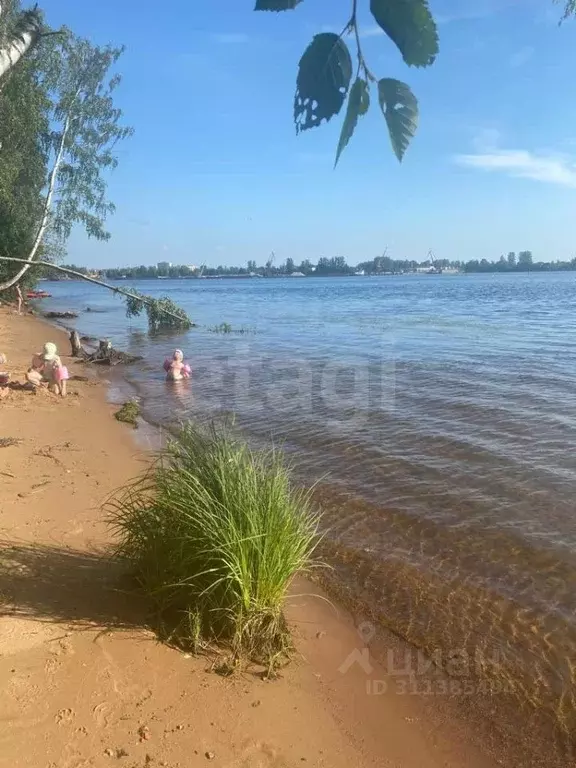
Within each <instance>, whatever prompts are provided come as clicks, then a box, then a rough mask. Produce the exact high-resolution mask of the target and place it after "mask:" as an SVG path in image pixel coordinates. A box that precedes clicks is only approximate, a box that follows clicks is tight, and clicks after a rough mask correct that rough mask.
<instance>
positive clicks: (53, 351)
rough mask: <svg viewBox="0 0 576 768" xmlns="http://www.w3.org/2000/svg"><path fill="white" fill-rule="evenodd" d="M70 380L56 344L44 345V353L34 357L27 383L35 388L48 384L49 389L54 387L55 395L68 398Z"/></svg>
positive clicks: (27, 375) (27, 374)
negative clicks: (67, 387) (67, 383)
mask: <svg viewBox="0 0 576 768" xmlns="http://www.w3.org/2000/svg"><path fill="white" fill-rule="evenodd" d="M68 378H69V375H68V369H67V368H66V366H64V365H62V360H60V357H59V356H58V349H57V347H56V344H53V343H52V342H51V341H48V342H47V343H46V344H44V350H43V352H41V353H40V354H36V355H34V357H33V358H32V365H31V366H30V368H29V369H28V372H27V373H26V381H27V382H28V383H29V384H32V385H33V386H34V387H39V386H40V385H41V384H47V385H48V388H50V387H54V391H55V393H56V394H57V395H58V394H59V395H61V396H62V397H66V381H67V380H68Z"/></svg>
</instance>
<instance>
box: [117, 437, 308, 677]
mask: <svg viewBox="0 0 576 768" xmlns="http://www.w3.org/2000/svg"><path fill="white" fill-rule="evenodd" d="M108 509H109V511H110V512H111V515H112V525H113V527H114V529H115V531H116V533H117V535H118V537H119V546H118V554H119V555H120V556H122V557H123V558H126V559H127V560H128V561H129V562H130V563H131V565H132V567H133V570H134V573H135V576H136V578H137V580H138V583H139V585H140V588H141V589H142V590H143V592H144V593H145V594H146V595H147V596H149V597H150V598H151V599H152V601H153V604H154V607H155V612H156V618H157V621H158V625H159V626H163V627H164V635H165V637H166V636H167V637H168V638H169V639H171V640H172V641H173V642H177V643H178V644H179V645H181V646H183V647H188V648H192V649H193V650H196V649H197V648H198V647H199V646H202V645H203V644H206V643H211V642H213V641H218V642H225V643H228V644H229V645H231V647H232V649H233V651H234V654H235V656H236V657H237V658H238V657H249V658H251V659H253V660H258V661H262V662H264V663H267V664H270V663H274V660H275V659H277V658H278V657H279V656H280V655H282V654H283V653H285V652H286V651H287V650H288V647H289V636H288V633H287V628H286V624H285V621H284V617H283V613H282V607H283V604H284V600H285V598H286V594H287V590H288V588H289V586H290V583H291V581H292V579H293V577H294V575H295V574H296V573H297V572H299V571H300V572H302V571H304V572H305V571H307V570H308V569H309V568H310V567H311V566H312V565H313V553H314V549H315V547H316V544H317V541H318V523H319V518H318V514H317V513H315V512H314V511H312V507H311V503H310V495H309V492H308V491H302V490H299V489H297V488H295V487H294V486H293V484H292V482H291V473H290V468H289V467H288V466H287V465H286V463H285V460H284V458H283V456H282V454H281V453H280V452H278V451H276V450H270V451H266V452H255V451H252V450H250V448H249V447H248V446H247V445H246V444H245V443H243V442H241V441H239V440H238V439H236V438H235V437H234V436H233V435H232V433H231V431H230V430H229V429H228V428H227V427H223V428H216V427H211V428H210V429H208V430H199V429H197V428H195V427H193V426H192V425H187V426H184V427H183V428H182V429H181V430H180V431H179V432H178V433H177V435H176V436H175V438H174V439H173V440H172V441H171V442H170V443H169V445H168V446H167V447H166V448H165V449H164V450H163V451H162V452H161V453H160V455H159V457H158V460H157V462H156V463H155V464H154V465H153V466H152V468H151V469H150V470H149V471H148V472H147V473H146V474H145V475H144V476H142V477H141V478H139V479H138V480H136V482H134V483H133V484H131V485H130V486H128V487H126V488H124V489H123V490H122V491H121V492H120V493H119V494H117V495H116V496H115V498H114V499H113V500H112V501H111V502H110V503H109V506H108Z"/></svg>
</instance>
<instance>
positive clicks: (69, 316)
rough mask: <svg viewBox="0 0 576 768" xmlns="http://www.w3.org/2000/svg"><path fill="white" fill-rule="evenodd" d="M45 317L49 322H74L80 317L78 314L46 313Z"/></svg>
mask: <svg viewBox="0 0 576 768" xmlns="http://www.w3.org/2000/svg"><path fill="white" fill-rule="evenodd" d="M44 317H45V318H47V319H48V320H74V319H75V318H77V317H78V315H77V314H76V312H45V313H44Z"/></svg>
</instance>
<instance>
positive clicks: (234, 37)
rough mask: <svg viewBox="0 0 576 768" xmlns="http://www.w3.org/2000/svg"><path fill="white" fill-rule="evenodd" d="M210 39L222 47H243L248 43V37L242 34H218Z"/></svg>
mask: <svg viewBox="0 0 576 768" xmlns="http://www.w3.org/2000/svg"><path fill="white" fill-rule="evenodd" d="M212 39H213V40H215V42H217V43H221V44H222V45H243V44H244V43H248V42H249V41H250V38H249V37H248V35H246V34H244V33H243V32H219V33H218V34H216V35H212Z"/></svg>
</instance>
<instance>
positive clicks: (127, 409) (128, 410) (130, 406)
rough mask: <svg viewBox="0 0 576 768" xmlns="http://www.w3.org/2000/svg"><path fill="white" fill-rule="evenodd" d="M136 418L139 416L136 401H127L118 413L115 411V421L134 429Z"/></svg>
mask: <svg viewBox="0 0 576 768" xmlns="http://www.w3.org/2000/svg"><path fill="white" fill-rule="evenodd" d="M138 416H140V406H139V405H138V403H137V402H136V400H128V402H127V403H124V405H123V406H122V408H120V410H119V411H116V413H115V414H114V418H115V419H116V421H123V422H125V423H126V424H131V425H132V426H133V427H134V429H137V427H138Z"/></svg>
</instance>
